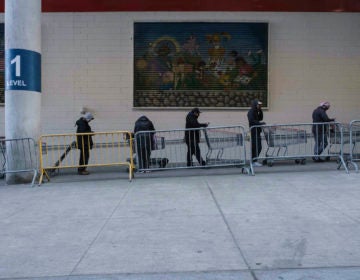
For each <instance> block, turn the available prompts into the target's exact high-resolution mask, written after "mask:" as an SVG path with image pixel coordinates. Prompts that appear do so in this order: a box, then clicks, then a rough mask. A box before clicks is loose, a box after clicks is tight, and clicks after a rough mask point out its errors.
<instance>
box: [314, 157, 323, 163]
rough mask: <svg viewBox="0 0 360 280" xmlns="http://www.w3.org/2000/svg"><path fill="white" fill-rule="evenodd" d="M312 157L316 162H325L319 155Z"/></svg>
mask: <svg viewBox="0 0 360 280" xmlns="http://www.w3.org/2000/svg"><path fill="white" fill-rule="evenodd" d="M312 159H313V161H314V162H324V160H323V159H321V158H319V157H313V158H312Z"/></svg>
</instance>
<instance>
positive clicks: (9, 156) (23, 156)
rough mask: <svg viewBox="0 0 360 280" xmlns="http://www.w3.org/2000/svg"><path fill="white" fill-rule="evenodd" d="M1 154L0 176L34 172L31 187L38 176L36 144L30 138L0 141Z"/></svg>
mask: <svg viewBox="0 0 360 280" xmlns="http://www.w3.org/2000/svg"><path fill="white" fill-rule="evenodd" d="M0 151H1V154H2V162H3V164H2V170H1V171H0V173H1V174H3V175H4V174H6V173H20V172H34V175H33V179H32V182H31V185H32V186H33V185H34V182H35V179H36V176H37V174H38V153H37V147H36V142H35V140H34V139H32V138H16V139H2V140H0Z"/></svg>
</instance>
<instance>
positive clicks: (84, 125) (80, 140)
mask: <svg viewBox="0 0 360 280" xmlns="http://www.w3.org/2000/svg"><path fill="white" fill-rule="evenodd" d="M76 125H77V129H76V133H89V132H92V131H91V127H90V125H89V123H88V122H87V121H86V120H85V119H84V118H80V119H78V120H77V121H76ZM76 140H77V145H78V149H83V148H84V149H89V148H90V149H92V147H93V140H92V136H91V135H78V136H77V137H76Z"/></svg>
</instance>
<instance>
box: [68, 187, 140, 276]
mask: <svg viewBox="0 0 360 280" xmlns="http://www.w3.org/2000/svg"><path fill="white" fill-rule="evenodd" d="M132 186H133V184H129V186H128V187H127V190H126V192H125V193H124V195H123V196H122V197H121V198H120V200H119V203H118V204H117V205H116V207H115V208H114V210H113V211H112V212H111V214H110V215H109V217H108V218H107V219H106V220H105V222H104V224H103V225H102V227H101V228H100V230H99V232H98V233H97V234H96V236H95V238H94V239H93V241H91V243H90V244H89V246H88V247H87V249H86V250H85V251H84V253H83V254H82V256H81V257H80V259H79V261H78V262H77V263H76V264H75V266H74V268H73V269H72V270H71V272H70V273H69V275H68V277H70V276H72V275H73V273H74V271H75V270H76V268H77V267H78V266H79V264H80V263H81V262H82V260H83V259H84V257H85V256H86V254H87V253H88V252H89V250H90V248H91V247H92V246H93V244H94V243H95V241H96V240H97V239H98V238H99V236H100V234H101V232H102V231H103V230H104V228H105V226H106V225H107V224H108V223H109V221H110V219H111V218H112V216H113V215H114V213H115V212H116V210H117V209H118V208H119V206H120V204H121V203H122V201H123V200H124V199H125V197H126V196H127V195H128V193H129V192H130V189H132Z"/></svg>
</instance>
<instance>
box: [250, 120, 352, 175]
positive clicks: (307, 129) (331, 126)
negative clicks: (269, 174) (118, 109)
mask: <svg viewBox="0 0 360 280" xmlns="http://www.w3.org/2000/svg"><path fill="white" fill-rule="evenodd" d="M250 134H251V143H252V144H251V146H252V149H251V159H250V170H251V173H252V174H254V162H256V161H262V164H267V165H268V166H272V165H273V164H274V162H275V161H279V160H294V161H295V163H297V164H305V163H306V159H307V158H312V159H313V160H314V161H324V160H330V158H337V159H338V163H339V165H338V168H340V166H344V168H345V170H346V172H349V171H348V168H347V165H346V164H345V162H344V158H343V127H342V125H341V124H340V123H336V122H329V123H315V124H314V123H302V124H276V125H261V126H252V127H251V128H250ZM329 141H330V142H331V143H333V142H337V143H339V149H338V150H336V151H333V150H331V149H329V147H330V146H329ZM263 147H264V148H263Z"/></svg>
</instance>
